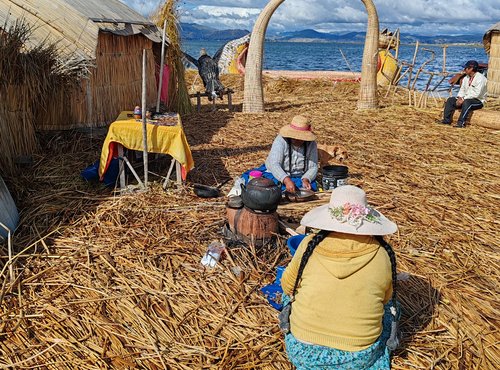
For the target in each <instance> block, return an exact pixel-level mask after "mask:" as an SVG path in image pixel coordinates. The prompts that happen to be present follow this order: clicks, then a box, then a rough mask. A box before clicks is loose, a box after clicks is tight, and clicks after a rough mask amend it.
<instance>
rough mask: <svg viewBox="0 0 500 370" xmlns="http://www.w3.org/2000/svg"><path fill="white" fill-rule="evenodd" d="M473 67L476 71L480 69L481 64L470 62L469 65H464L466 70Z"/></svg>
mask: <svg viewBox="0 0 500 370" xmlns="http://www.w3.org/2000/svg"><path fill="white" fill-rule="evenodd" d="M469 67H472V68H474V69H478V68H479V63H478V62H476V61H475V60H469V61H468V62H467V63H465V64H464V68H469Z"/></svg>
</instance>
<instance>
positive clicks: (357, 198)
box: [280, 185, 400, 351]
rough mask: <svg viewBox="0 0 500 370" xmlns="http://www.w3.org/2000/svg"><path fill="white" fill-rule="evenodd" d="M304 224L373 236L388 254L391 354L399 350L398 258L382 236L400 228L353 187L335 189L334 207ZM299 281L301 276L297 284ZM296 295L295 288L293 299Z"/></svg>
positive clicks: (319, 211) (305, 219)
mask: <svg viewBox="0 0 500 370" xmlns="http://www.w3.org/2000/svg"><path fill="white" fill-rule="evenodd" d="M300 223H301V224H302V225H304V226H309V227H312V228H315V229H321V230H325V231H337V232H341V233H346V234H357V235H373V236H374V237H375V239H376V240H377V241H378V242H379V243H380V245H381V246H382V247H383V248H384V249H385V250H386V251H387V254H388V256H389V258H390V260H391V269H392V286H393V291H392V297H391V299H390V306H389V307H390V308H389V310H390V312H391V316H392V322H391V332H390V336H389V338H388V339H387V342H386V345H387V347H388V348H389V349H390V350H391V351H393V350H395V349H396V348H397V347H398V345H399V342H400V338H399V334H398V321H399V316H400V307H399V303H398V301H397V271H396V254H395V253H394V250H393V249H392V247H391V246H390V244H389V243H387V242H386V241H385V240H384V238H383V237H382V235H388V234H393V233H395V232H396V231H397V229H398V227H397V226H396V224H395V223H394V222H392V221H390V220H389V219H388V218H386V217H385V216H384V215H383V214H382V213H380V212H379V211H377V210H376V209H374V208H372V207H371V206H369V205H368V202H367V201H366V194H365V192H364V191H363V190H362V189H360V188H358V187H356V186H353V185H342V186H339V187H337V188H335V189H333V191H332V195H331V197H330V203H329V204H325V205H323V206H320V207H316V208H314V209H312V210H311V211H309V212H308V213H306V215H305V216H304V217H303V218H302V220H301V222H300ZM299 279H300V277H299V276H298V277H297V280H299ZM294 293H295V288H294V292H293V293H292V297H293V295H294ZM288 310H290V309H288ZM280 319H281V318H280Z"/></svg>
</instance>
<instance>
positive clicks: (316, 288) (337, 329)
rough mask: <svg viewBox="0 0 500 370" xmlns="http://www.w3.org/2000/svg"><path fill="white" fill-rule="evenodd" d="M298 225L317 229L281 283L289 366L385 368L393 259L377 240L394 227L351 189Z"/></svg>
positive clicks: (390, 344) (390, 339) (337, 192)
mask: <svg viewBox="0 0 500 370" xmlns="http://www.w3.org/2000/svg"><path fill="white" fill-rule="evenodd" d="M301 224H302V225H304V226H309V227H311V228H314V229H319V230H320V231H319V232H318V233H317V234H311V235H308V236H306V237H305V238H304V240H303V241H302V243H301V244H300V245H299V247H298V249H297V251H296V252H295V255H294V256H293V259H292V261H291V262H290V264H289V265H288V267H287V268H286V270H285V272H284V273H283V277H282V279H281V285H282V287H283V291H284V293H285V294H286V296H285V297H286V299H285V302H284V303H285V308H286V309H284V310H283V311H282V313H281V314H280V321H282V322H281V323H280V326H281V327H282V329H284V331H285V333H286V335H285V343H286V350H287V354H288V357H289V359H290V361H291V362H292V363H293V364H294V365H295V366H296V367H297V369H307V370H311V369H324V368H329V369H330V368H331V369H336V370H342V369H356V370H361V369H373V370H375V369H377V370H380V369H390V357H389V355H390V350H392V349H394V348H395V347H396V346H397V342H398V339H397V336H396V323H397V320H396V319H397V309H396V297H395V283H396V279H395V277H396V261H395V256H394V252H393V251H392V248H391V247H390V245H389V244H387V243H386V242H385V241H384V240H383V238H382V235H388V234H392V233H394V232H396V230H397V226H396V224H394V223H393V222H391V221H390V220H388V219H387V218H386V217H384V216H383V215H382V214H381V213H380V212H378V211H377V210H375V209H374V208H372V207H370V206H369V205H368V204H367V201H366V194H365V192H364V191H363V190H361V189H360V188H358V187H355V186H352V185H344V186H339V187H337V188H335V189H334V190H333V191H332V195H331V198H330V202H329V204H326V205H323V206H320V207H317V208H314V209H313V210H311V211H310V212H308V213H307V214H306V215H305V216H304V217H303V219H302V221H301ZM393 286H394V291H393ZM289 302H292V303H291V304H290V303H289ZM288 304H289V305H288ZM290 307H291V313H290V314H289V315H288V314H287V311H288V309H289V308H290ZM287 318H288V319H289V321H288V322H287ZM392 323H394V325H392ZM391 325H392V327H391Z"/></svg>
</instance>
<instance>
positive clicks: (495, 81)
mask: <svg viewBox="0 0 500 370" xmlns="http://www.w3.org/2000/svg"><path fill="white" fill-rule="evenodd" d="M483 44H484V50H486V53H487V54H488V55H489V62H488V97H495V98H498V97H500V22H498V23H497V24H495V25H494V26H492V27H491V28H490V29H489V30H488V31H486V33H485V34H484V36H483Z"/></svg>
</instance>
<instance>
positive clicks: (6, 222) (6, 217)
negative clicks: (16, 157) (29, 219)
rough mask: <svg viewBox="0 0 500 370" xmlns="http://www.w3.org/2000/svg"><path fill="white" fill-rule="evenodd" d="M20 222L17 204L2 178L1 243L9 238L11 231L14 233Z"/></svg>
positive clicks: (0, 200)
mask: <svg viewBox="0 0 500 370" xmlns="http://www.w3.org/2000/svg"><path fill="white" fill-rule="evenodd" d="M18 222H19V213H18V212H17V208H16V203H14V199H12V196H11V195H10V193H9V189H7V185H5V182H4V181H3V179H2V176H0V241H3V240H4V239H6V238H7V235H8V233H9V230H10V232H11V234H12V233H14V230H15V229H16V227H17V223H18ZM2 224H3V225H2ZM5 228H8V229H9V230H6V229H5Z"/></svg>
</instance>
